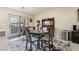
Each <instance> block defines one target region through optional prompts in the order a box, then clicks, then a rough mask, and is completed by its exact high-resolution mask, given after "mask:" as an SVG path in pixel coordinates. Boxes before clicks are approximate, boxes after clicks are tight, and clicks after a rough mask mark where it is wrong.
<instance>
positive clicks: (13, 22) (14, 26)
mask: <svg viewBox="0 0 79 59" xmlns="http://www.w3.org/2000/svg"><path fill="white" fill-rule="evenodd" d="M9 29H10V36H16V35H19V33H20V30H19V17H18V16H14V15H9Z"/></svg>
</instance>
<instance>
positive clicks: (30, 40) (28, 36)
mask: <svg viewBox="0 0 79 59" xmlns="http://www.w3.org/2000/svg"><path fill="white" fill-rule="evenodd" d="M25 33H26V50H28V44H30V49H29V51H32V50H33V46H35V47H36V49H37V44H35V42H36V43H37V42H38V39H32V36H31V34H30V30H29V28H28V27H25Z"/></svg>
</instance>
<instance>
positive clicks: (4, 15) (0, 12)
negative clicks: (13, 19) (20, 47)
mask: <svg viewBox="0 0 79 59" xmlns="http://www.w3.org/2000/svg"><path fill="white" fill-rule="evenodd" d="M8 14H12V15H18V16H25V17H31V16H30V15H29V14H26V13H24V12H21V11H17V10H13V9H10V8H0V31H2V30H4V31H6V37H8V36H9V35H10V34H9V19H8Z"/></svg>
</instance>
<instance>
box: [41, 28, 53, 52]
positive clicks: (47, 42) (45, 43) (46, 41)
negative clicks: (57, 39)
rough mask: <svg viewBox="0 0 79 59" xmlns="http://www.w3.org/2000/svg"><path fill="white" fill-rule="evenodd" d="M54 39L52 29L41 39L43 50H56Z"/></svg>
mask: <svg viewBox="0 0 79 59" xmlns="http://www.w3.org/2000/svg"><path fill="white" fill-rule="evenodd" d="M53 37H54V36H53V32H52V30H51V29H49V30H48V34H47V35H46V36H45V37H43V38H42V39H41V48H42V50H44V51H46V50H47V49H48V50H49V51H51V50H53V49H54V45H53ZM46 48H47V49H46Z"/></svg>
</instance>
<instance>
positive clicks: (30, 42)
mask: <svg viewBox="0 0 79 59" xmlns="http://www.w3.org/2000/svg"><path fill="white" fill-rule="evenodd" d="M30 51H32V42H30Z"/></svg>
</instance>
